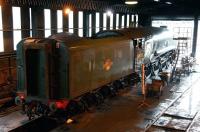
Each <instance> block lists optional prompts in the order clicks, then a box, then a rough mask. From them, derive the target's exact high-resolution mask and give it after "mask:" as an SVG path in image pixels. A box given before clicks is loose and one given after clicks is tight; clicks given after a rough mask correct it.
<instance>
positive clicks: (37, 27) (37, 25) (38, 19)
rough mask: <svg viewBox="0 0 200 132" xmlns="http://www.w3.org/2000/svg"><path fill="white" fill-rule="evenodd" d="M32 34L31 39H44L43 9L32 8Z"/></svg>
mask: <svg viewBox="0 0 200 132" xmlns="http://www.w3.org/2000/svg"><path fill="white" fill-rule="evenodd" d="M32 28H33V30H32V33H33V37H44V9H43V8H39V7H33V8H32Z"/></svg>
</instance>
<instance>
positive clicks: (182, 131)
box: [144, 77, 200, 132]
mask: <svg viewBox="0 0 200 132" xmlns="http://www.w3.org/2000/svg"><path fill="white" fill-rule="evenodd" d="M199 79H200V77H198V78H197V79H196V80H194V81H193V83H191V84H190V85H189V86H188V88H187V89H185V90H184V91H183V92H182V93H181V94H180V95H179V96H177V98H176V99H174V100H173V101H172V102H171V103H170V104H169V106H168V107H167V108H166V109H164V110H163V111H161V112H160V114H159V115H158V116H157V117H156V118H155V119H154V120H152V121H151V122H150V123H149V124H148V125H147V127H146V128H145V130H144V131H145V132H146V131H147V132H153V131H173V132H189V131H191V130H193V127H194V124H195V121H197V120H198V119H199V118H200V112H199V110H200V108H190V109H195V110H193V111H192V110H190V111H187V110H183V107H182V106H181V108H179V107H180V104H181V102H183V101H184V99H185V98H189V96H190V95H189V94H190V93H191V92H192V90H193V88H194V87H198V85H199V83H198V80H199ZM177 93H179V92H178V91H177ZM188 101H189V100H188ZM190 101H191V100H190ZM196 102H198V101H196ZM199 102H200V100H199ZM191 107H192V106H191Z"/></svg>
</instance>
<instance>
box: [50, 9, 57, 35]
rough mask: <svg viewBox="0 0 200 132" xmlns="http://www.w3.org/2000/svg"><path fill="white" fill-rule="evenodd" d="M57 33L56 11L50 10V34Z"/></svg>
mask: <svg viewBox="0 0 200 132" xmlns="http://www.w3.org/2000/svg"><path fill="white" fill-rule="evenodd" d="M55 33H57V10H55V9H51V34H55Z"/></svg>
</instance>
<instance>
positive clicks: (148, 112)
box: [53, 72, 200, 132]
mask: <svg viewBox="0 0 200 132" xmlns="http://www.w3.org/2000/svg"><path fill="white" fill-rule="evenodd" d="M199 80H200V73H199V72H194V73H192V74H190V76H183V77H181V82H180V83H175V84H172V83H171V84H169V85H168V86H166V87H165V89H164V94H163V96H161V98H160V99H158V98H156V97H148V98H147V99H146V100H145V102H146V103H147V104H149V105H150V106H149V107H146V106H142V107H140V108H139V107H138V106H139V105H140V104H141V102H142V101H143V98H142V96H141V95H138V92H137V91H138V90H137V88H133V89H132V88H128V89H127V90H124V91H121V92H120V93H119V96H116V97H113V98H111V99H109V100H106V101H105V103H104V104H102V105H101V106H99V107H97V108H94V109H92V110H91V111H90V112H85V113H83V114H81V115H78V116H76V117H74V119H75V120H76V123H73V124H70V125H69V124H68V125H66V124H64V125H62V126H60V127H58V128H56V129H55V130H53V132H56V131H66V130H67V131H71V132H94V131H95V132H140V131H141V132H143V131H149V132H155V131H156V132H165V131H170V132H171V131H173V132H175V131H186V129H190V130H189V131H192V132H193V131H195V132H196V131H200V114H199V113H198V112H199V109H200V94H199V93H200V88H199V86H200V81H199ZM172 104H173V105H172ZM161 115H162V116H161ZM158 117H160V118H158ZM151 124H153V125H152V126H151ZM149 126H151V127H149ZM147 128H148V129H147Z"/></svg>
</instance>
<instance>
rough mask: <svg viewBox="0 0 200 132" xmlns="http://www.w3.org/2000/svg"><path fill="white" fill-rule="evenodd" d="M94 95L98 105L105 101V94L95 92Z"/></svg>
mask: <svg viewBox="0 0 200 132" xmlns="http://www.w3.org/2000/svg"><path fill="white" fill-rule="evenodd" d="M94 95H95V97H96V98H97V103H96V105H99V104H101V103H103V102H104V99H103V96H102V95H101V94H100V93H98V92H95V93H94Z"/></svg>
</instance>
